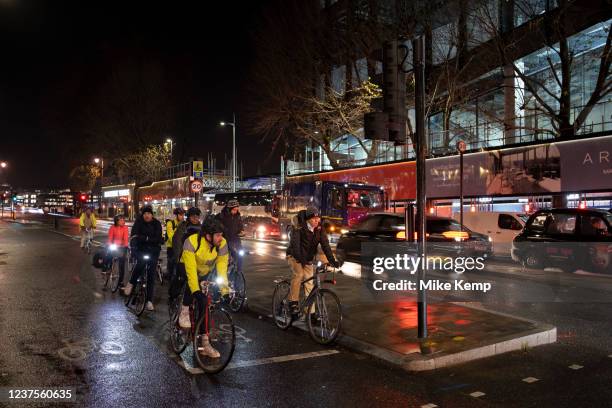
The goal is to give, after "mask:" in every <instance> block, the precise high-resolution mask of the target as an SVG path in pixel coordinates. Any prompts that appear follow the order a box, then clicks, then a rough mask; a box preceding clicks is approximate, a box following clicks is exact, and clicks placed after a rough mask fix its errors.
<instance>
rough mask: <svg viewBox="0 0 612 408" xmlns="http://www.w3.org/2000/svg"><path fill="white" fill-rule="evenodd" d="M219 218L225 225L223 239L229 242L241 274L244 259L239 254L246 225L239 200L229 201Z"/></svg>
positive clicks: (231, 252)
mask: <svg viewBox="0 0 612 408" xmlns="http://www.w3.org/2000/svg"><path fill="white" fill-rule="evenodd" d="M217 218H218V219H219V221H221V224H222V225H223V237H224V238H225V240H226V241H227V244H228V246H229V250H230V254H231V255H232V258H233V259H234V260H235V261H236V267H237V270H238V271H239V272H241V271H242V257H241V256H238V252H239V251H240V249H241V248H242V241H241V239H240V237H241V236H242V232H243V230H244V225H243V224H242V218H241V216H240V204H239V203H238V200H228V201H227V204H226V205H225V207H223V210H221V212H220V213H219V214H217Z"/></svg>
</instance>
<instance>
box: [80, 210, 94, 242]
mask: <svg viewBox="0 0 612 408" xmlns="http://www.w3.org/2000/svg"><path fill="white" fill-rule="evenodd" d="M79 227H80V228H81V248H85V242H87V238H91V239H93V230H94V229H96V216H95V215H94V213H93V212H92V211H91V208H89V207H87V208H86V209H85V212H84V213H82V214H81V218H80V220H79Z"/></svg>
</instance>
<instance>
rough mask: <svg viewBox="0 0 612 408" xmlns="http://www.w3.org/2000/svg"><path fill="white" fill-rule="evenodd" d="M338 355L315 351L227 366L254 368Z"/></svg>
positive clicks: (228, 367)
mask: <svg viewBox="0 0 612 408" xmlns="http://www.w3.org/2000/svg"><path fill="white" fill-rule="evenodd" d="M338 353H340V352H339V351H338V350H321V351H313V352H311V353H302V354H288V355H286V356H278V357H268V358H259V359H257V360H245V361H236V362H235V363H230V364H229V365H228V366H227V369H232V368H241V367H252V366H258V365H264V364H274V363H285V362H287V361H295V360H304V359H306V358H314V357H323V356H329V355H332V354H338Z"/></svg>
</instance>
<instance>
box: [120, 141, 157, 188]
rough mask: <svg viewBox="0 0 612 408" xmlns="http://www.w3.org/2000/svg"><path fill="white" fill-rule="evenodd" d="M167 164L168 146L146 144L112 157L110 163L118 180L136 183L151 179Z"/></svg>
mask: <svg viewBox="0 0 612 408" xmlns="http://www.w3.org/2000/svg"><path fill="white" fill-rule="evenodd" d="M167 166H168V148H167V147H166V146H165V145H149V146H146V147H145V148H143V149H141V150H139V151H136V152H134V153H131V154H128V155H126V156H122V157H118V158H116V159H114V160H113V161H112V162H111V165H110V167H111V168H112V169H113V171H114V172H115V173H116V175H117V176H118V177H119V179H120V180H123V181H124V182H127V181H132V180H134V181H136V183H137V184H140V183H144V182H150V181H153V180H154V179H155V178H156V177H157V176H158V175H160V174H161V173H162V172H163V171H164V170H165V169H166V168H167Z"/></svg>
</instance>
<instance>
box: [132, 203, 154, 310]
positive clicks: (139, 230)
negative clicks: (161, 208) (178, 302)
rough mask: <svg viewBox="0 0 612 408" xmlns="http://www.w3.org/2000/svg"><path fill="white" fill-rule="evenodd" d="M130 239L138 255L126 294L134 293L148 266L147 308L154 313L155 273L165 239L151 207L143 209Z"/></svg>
mask: <svg viewBox="0 0 612 408" xmlns="http://www.w3.org/2000/svg"><path fill="white" fill-rule="evenodd" d="M130 237H131V239H133V242H134V243H135V245H136V247H135V248H134V249H135V253H136V266H135V267H134V272H133V273H132V277H131V278H130V282H129V283H128V284H127V285H125V288H124V293H125V295H126V296H129V295H130V294H131V293H132V288H133V287H134V284H136V281H137V280H138V278H139V277H140V275H141V274H142V272H143V271H144V268H145V266H146V265H147V264H148V265H149V270H150V273H149V275H148V279H147V295H146V301H147V304H146V307H147V310H148V311H151V312H152V311H154V310H155V308H154V307H153V293H154V288H155V287H154V285H155V273H154V271H155V267H156V266H157V259H158V258H159V253H160V251H161V245H162V243H163V237H162V226H161V223H160V222H159V221H158V220H157V219H156V218H154V217H153V208H151V206H146V207H144V208H143V209H142V211H141V216H140V217H138V219H136V221H135V222H134V225H133V226H132V233H131V234H130ZM143 255H148V256H149V259H148V260H145V259H143Z"/></svg>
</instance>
